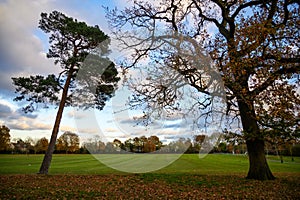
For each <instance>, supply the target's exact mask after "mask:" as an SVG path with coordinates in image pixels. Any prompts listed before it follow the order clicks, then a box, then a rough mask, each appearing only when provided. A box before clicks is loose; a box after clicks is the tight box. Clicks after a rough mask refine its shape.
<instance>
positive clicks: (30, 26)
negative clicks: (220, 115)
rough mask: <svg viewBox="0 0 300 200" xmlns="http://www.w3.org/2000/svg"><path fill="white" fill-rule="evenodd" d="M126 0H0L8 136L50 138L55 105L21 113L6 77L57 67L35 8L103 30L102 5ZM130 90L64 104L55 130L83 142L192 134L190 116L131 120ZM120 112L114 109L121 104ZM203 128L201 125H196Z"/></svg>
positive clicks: (2, 112)
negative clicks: (91, 106) (100, 105)
mask: <svg viewBox="0 0 300 200" xmlns="http://www.w3.org/2000/svg"><path fill="white" fill-rule="evenodd" d="M126 2H127V1H126V0H64V1H61V0H22V1H20V0H4V1H0V69H1V74H0V124H3V125H6V126H8V127H9V128H10V129H11V132H10V134H11V138H22V139H26V138H27V137H31V138H33V139H36V138H41V137H47V138H50V135H51V130H52V126H53V123H54V119H55V115H56V111H57V109H56V108H55V107H51V108H49V109H39V110H38V112H34V113H31V114H24V113H23V112H22V111H21V108H22V106H23V104H22V103H17V102H14V101H12V99H13V98H14V96H15V94H14V87H13V85H12V81H11V77H19V76H29V75H36V74H42V75H46V74H50V73H58V72H59V70H60V68H59V66H55V65H54V64H53V61H52V60H49V59H47V58H46V53H47V51H48V36H47V35H45V34H44V33H43V32H42V31H40V30H39V29H38V21H39V18H40V13H41V12H48V13H49V12H51V11H53V10H58V11H60V12H63V13H65V14H66V15H68V16H70V17H73V18H76V19H78V20H79V21H85V22H86V23H87V24H89V25H96V24H97V25H99V27H100V28H101V29H102V30H103V31H104V32H105V33H107V34H108V35H109V33H110V30H109V28H108V24H107V20H106V19H105V16H104V15H105V13H104V9H103V6H104V7H110V8H115V7H117V8H119V9H121V8H124V6H126ZM129 95H130V93H129V92H128V90H127V89H126V88H122V87H120V88H119V90H118V91H117V92H116V95H115V97H114V98H113V99H111V101H109V102H108V103H107V105H106V107H105V109H104V110H103V111H101V112H99V111H94V110H92V111H89V112H83V111H80V110H76V109H73V108H66V109H65V110H64V115H63V119H62V123H61V128H60V134H62V133H63V132H65V131H72V132H75V133H78V134H79V135H80V137H81V140H82V141H83V142H84V141H85V140H87V138H93V137H95V136H96V135H98V136H100V137H101V138H102V140H103V141H112V140H113V139H114V138H119V139H121V140H125V139H127V138H129V137H134V136H141V135H146V136H147V135H149V136H150V135H158V136H160V139H161V140H163V141H164V139H167V138H174V137H175V138H177V137H182V136H184V137H185V136H192V134H199V133H191V132H190V131H189V130H191V127H190V124H191V123H190V121H185V120H183V119H181V118H180V117H179V118H178V119H176V120H172V121H168V120H160V121H156V122H155V123H154V124H153V125H152V126H149V127H147V128H146V127H143V126H137V125H136V121H134V120H133V117H138V116H140V115H141V112H139V111H130V110H126V107H127V106H126V103H127V99H128V97H129ZM124 109H125V111H124V112H118V111H120V110H124ZM197 131H204V130H197Z"/></svg>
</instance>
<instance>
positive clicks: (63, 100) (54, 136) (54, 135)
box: [38, 69, 73, 174]
mask: <svg viewBox="0 0 300 200" xmlns="http://www.w3.org/2000/svg"><path fill="white" fill-rule="evenodd" d="M72 75H73V70H72V69H70V70H69V72H68V77H67V80H66V82H65V85H64V88H63V93H62V96H61V100H60V103H59V108H58V111H57V114H56V118H55V123H54V126H53V130H52V134H51V139H50V142H49V146H48V149H47V151H46V153H45V156H44V159H43V162H42V165H41V167H40V171H39V173H38V174H48V171H49V167H50V164H51V161H52V155H53V152H54V149H55V143H56V139H57V135H58V131H59V126H60V122H61V118H62V114H63V111H64V107H65V104H66V100H67V96H68V90H69V86H70V84H71V79H72Z"/></svg>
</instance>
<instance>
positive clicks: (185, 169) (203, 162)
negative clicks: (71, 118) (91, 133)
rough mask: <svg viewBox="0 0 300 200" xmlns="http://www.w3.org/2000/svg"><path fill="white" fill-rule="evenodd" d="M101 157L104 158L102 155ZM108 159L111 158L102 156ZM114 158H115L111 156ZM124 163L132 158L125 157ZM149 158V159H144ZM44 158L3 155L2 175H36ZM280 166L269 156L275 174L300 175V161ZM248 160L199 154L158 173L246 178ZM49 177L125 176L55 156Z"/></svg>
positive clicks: (88, 158)
mask: <svg viewBox="0 0 300 200" xmlns="http://www.w3.org/2000/svg"><path fill="white" fill-rule="evenodd" d="M99 156H102V155H99ZM103 156H106V157H108V158H109V156H110V155H103ZM112 156H113V155H112ZM122 156H124V159H127V158H128V157H130V156H132V155H122ZM145 156H147V155H145ZM42 158H43V155H0V174H34V173H37V172H38V170H39V167H40V164H41V162H42ZM284 160H285V162H284V163H280V160H279V158H278V157H277V156H269V157H268V162H269V165H270V168H271V170H272V172H274V173H300V158H299V157H296V158H295V160H294V162H292V161H291V158H289V157H285V158H284ZM247 170H248V158H247V156H245V155H230V154H210V155H207V156H206V157H204V158H199V156H198V155H197V154H184V155H182V156H181V157H180V158H179V159H178V160H176V161H175V162H173V163H171V164H170V165H169V166H167V167H165V168H162V169H160V170H158V171H155V173H179V174H180V173H192V174H219V175H222V174H224V175H229V174H245V175H246V173H247ZM49 173H50V174H87V175H88V174H122V172H119V171H117V170H114V169H111V168H109V167H107V166H106V165H104V164H102V163H101V162H99V161H98V160H97V159H95V158H94V157H93V156H92V155H54V156H53V160H52V164H51V168H50V171H49Z"/></svg>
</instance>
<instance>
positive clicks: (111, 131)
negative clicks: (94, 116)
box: [104, 127, 120, 133]
mask: <svg viewBox="0 0 300 200" xmlns="http://www.w3.org/2000/svg"><path fill="white" fill-rule="evenodd" d="M104 131H105V132H109V133H115V132H120V131H119V130H118V129H116V128H111V127H110V128H106V129H105V130H104Z"/></svg>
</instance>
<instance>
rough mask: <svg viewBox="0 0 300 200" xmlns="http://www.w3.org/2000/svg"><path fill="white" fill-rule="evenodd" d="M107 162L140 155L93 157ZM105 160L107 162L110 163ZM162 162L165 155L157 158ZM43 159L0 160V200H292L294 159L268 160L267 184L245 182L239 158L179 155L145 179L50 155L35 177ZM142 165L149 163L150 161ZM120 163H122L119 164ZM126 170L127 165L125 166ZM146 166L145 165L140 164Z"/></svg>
mask: <svg viewBox="0 0 300 200" xmlns="http://www.w3.org/2000/svg"><path fill="white" fill-rule="evenodd" d="M99 156H103V157H104V160H106V161H107V160H108V161H109V160H110V159H112V160H113V161H112V162H120V164H121V165H122V164H123V163H124V161H126V160H130V159H132V160H134V159H136V158H138V157H139V156H142V155H141V154H140V155H122V156H121V157H120V155H99ZM110 156H111V157H110ZM162 156H166V155H162ZM42 158H43V155H28V156H27V155H0V183H1V184H0V199H230V200H231V199H297V198H299V196H300V191H299V188H300V181H299V180H300V158H295V161H294V162H291V159H290V158H288V157H287V158H284V160H285V163H280V160H279V158H278V157H276V156H269V157H268V161H269V164H270V167H271V170H272V171H273V173H274V174H275V176H276V177H277V179H275V180H272V181H256V180H247V179H245V176H246V174H247V170H248V164H249V163H248V158H247V156H245V155H224V154H223V155H222V154H212V155H207V156H206V157H204V158H202V159H199V157H198V155H195V154H194V155H182V156H181V157H180V158H179V159H178V160H176V161H175V162H173V163H171V164H170V165H169V166H167V167H165V168H163V169H160V170H158V171H155V172H151V173H141V174H131V173H124V172H120V171H116V170H113V169H111V168H109V167H107V166H106V165H104V164H102V163H100V162H99V161H98V160H97V159H96V158H94V157H93V156H92V155H54V157H53V161H52V165H51V169H50V175H48V176H45V175H37V174H36V173H37V172H38V169H39V167H40V164H41V161H42ZM150 158H151V157H149V159H146V160H145V161H146V162H148V161H152V160H151V159H150ZM125 163H126V162H125ZM127 164H128V163H127ZM146 164H147V165H148V164H151V162H149V163H146Z"/></svg>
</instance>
